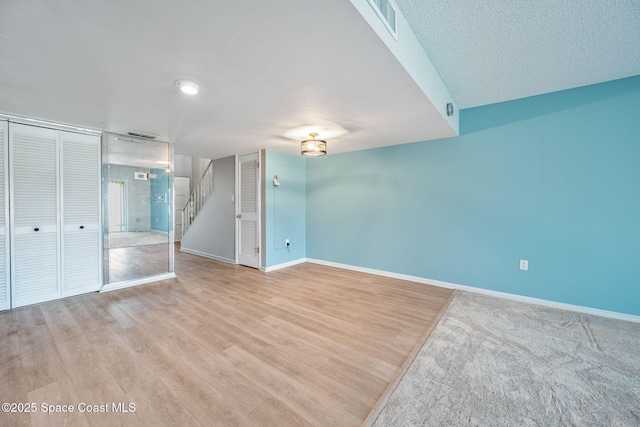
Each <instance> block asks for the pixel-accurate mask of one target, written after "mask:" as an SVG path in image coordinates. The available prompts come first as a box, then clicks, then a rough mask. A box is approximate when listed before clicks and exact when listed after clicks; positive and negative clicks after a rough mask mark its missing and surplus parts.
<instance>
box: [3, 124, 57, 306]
mask: <svg viewBox="0 0 640 427" xmlns="http://www.w3.org/2000/svg"><path fill="white" fill-rule="evenodd" d="M58 138H59V132H58V131H56V130H52V129H45V128H40V127H36V126H28V125H21V124H16V123H12V124H11V128H10V132H9V156H10V162H9V164H10V176H11V180H10V183H11V196H10V200H11V205H10V207H11V209H10V211H11V215H10V217H11V228H12V231H13V233H12V243H11V252H12V257H11V281H12V285H13V286H12V293H11V298H12V301H13V303H12V307H14V308H15V307H21V306H23V305H28V304H35V303H38V302H43V301H49V300H52V299H56V298H60V295H61V291H60V286H59V283H60V270H59V265H60V259H59V257H60V251H59V248H60V240H59V237H60V236H59V232H58V227H59V225H58V212H59V209H60V206H59V204H58V203H59V202H58V201H59V197H58V196H59V195H58V189H59V185H58V152H59V150H58Z"/></svg>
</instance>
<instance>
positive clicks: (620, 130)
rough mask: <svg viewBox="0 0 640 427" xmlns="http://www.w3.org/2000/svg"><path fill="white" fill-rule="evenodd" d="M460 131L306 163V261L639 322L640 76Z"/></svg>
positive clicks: (473, 116)
mask: <svg viewBox="0 0 640 427" xmlns="http://www.w3.org/2000/svg"><path fill="white" fill-rule="evenodd" d="M460 129H461V136H460V137H456V138H451V139H446V140H438V141H429V142H422V143H415V144H406V145H399V146H393V147H385V148H379V149H372V150H366V151H359V152H352V153H345V154H333V155H329V156H326V157H323V158H314V159H308V160H307V164H306V185H307V190H306V225H307V227H306V237H307V246H306V256H307V257H309V258H316V259H321V260H327V261H334V262H338V263H344V264H350V265H355V266H361V267H369V268H374V269H379V270H385V271H389V272H396V273H402V274H408V275H414V276H419V277H424V278H429V279H436V280H441V281H446V282H452V283H457V284H461V285H467V286H473V287H478V288H484V289H490V290H495V291H501V292H507V293H512V294H518V295H523V296H530V297H535V298H542V299H546V300H552V301H557V302H563V303H569V304H576V305H581V306H586V307H592V308H598V309H603V310H611V311H616V312H621V313H628V314H634V315H640V76H638V77H632V78H628V79H623V80H618V81H613V82H608V83H603V84H598V85H593V86H588V87H583V88H578V89H572V90H567V91H562V92H556V93H552V94H547V95H541V96H536V97H531V98H525V99H520V100H516V101H510V102H505V103H500V104H495V105H490V106H485V107H478V108H473V109H468V110H463V111H461V118H460ZM278 174H279V176H280V173H279V171H278ZM268 176H269V174H268ZM283 176H284V177H286V174H283ZM283 188H284V187H283ZM296 200H299V199H296ZM279 212H280V211H278V213H279ZM298 212H300V209H298ZM280 219H281V220H284V219H283V218H280ZM281 237H284V236H280V237H279V238H281ZM520 259H527V260H528V261H529V271H521V270H520V269H519V260H520Z"/></svg>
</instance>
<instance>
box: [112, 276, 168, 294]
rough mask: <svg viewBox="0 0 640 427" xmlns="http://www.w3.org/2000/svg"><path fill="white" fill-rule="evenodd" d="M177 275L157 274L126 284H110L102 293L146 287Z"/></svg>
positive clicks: (128, 281) (126, 282)
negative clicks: (140, 286) (147, 284)
mask: <svg viewBox="0 0 640 427" xmlns="http://www.w3.org/2000/svg"><path fill="white" fill-rule="evenodd" d="M175 277H176V273H163V274H156V275H155V276H149V277H143V278H141V279H134V280H127V281H125V282H117V283H110V284H108V285H104V286H103V287H102V289H100V292H111V291H116V290H118V289H124V288H130V287H132V286H138V285H144V284H145V283H152V282H159V281H160V280H167V279H173V278H175Z"/></svg>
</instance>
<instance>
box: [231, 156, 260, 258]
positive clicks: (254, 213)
mask: <svg viewBox="0 0 640 427" xmlns="http://www.w3.org/2000/svg"><path fill="white" fill-rule="evenodd" d="M259 177H260V174H259V173H258V154H257V153H255V154H247V155H244V156H240V157H239V158H238V178H239V179H238V180H239V185H238V190H239V195H238V214H237V217H238V221H239V224H238V242H237V245H236V247H237V248H238V263H239V264H242V265H246V266H249V267H254V268H258V267H259V265H260V264H259V249H258V248H259V241H260V239H259V236H260V234H259V232H260V230H259V227H258V224H259V221H258V219H259V217H258V214H259V204H258V200H259V194H258V188H259V186H258V179H259Z"/></svg>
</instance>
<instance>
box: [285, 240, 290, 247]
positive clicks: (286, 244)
mask: <svg viewBox="0 0 640 427" xmlns="http://www.w3.org/2000/svg"><path fill="white" fill-rule="evenodd" d="M284 245H285V246H286V247H289V245H290V243H289V239H284Z"/></svg>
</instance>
